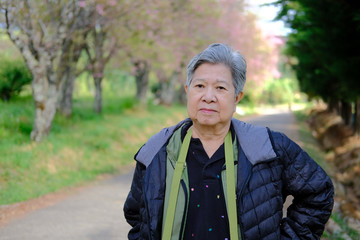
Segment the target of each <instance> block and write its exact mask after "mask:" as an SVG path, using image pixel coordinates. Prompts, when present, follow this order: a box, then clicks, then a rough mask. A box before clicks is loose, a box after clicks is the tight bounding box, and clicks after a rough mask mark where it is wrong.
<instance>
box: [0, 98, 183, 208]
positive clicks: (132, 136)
mask: <svg viewBox="0 0 360 240" xmlns="http://www.w3.org/2000/svg"><path fill="white" fill-rule="evenodd" d="M185 117H186V108H185V107H184V106H172V107H164V106H148V107H147V108H146V109H145V108H141V107H137V105H136V102H135V101H134V100H133V99H132V98H108V99H104V103H103V114H101V115H98V114H95V113H94V112H93V110H92V100H89V99H84V98H82V99H77V100H76V101H75V102H74V108H73V115H72V117H71V118H69V119H68V118H65V117H62V116H56V117H55V119H54V122H53V125H52V130H51V133H50V135H49V137H47V138H46V139H45V140H44V141H43V142H41V143H35V142H31V141H30V132H31V129H32V121H33V102H32V99H31V98H29V97H27V98H26V97H25V98H18V99H15V100H13V101H11V102H9V103H3V102H0V153H1V157H0V205H4V204H11V203H14V202H20V201H25V200H28V199H31V198H36V197H38V196H40V195H44V194H47V193H50V192H54V191H57V190H59V189H61V188H64V187H67V186H74V185H77V184H80V183H83V182H86V181H90V180H93V179H95V178H96V177H97V176H98V175H100V174H107V173H111V174H112V173H118V172H120V171H121V169H122V168H123V167H124V166H125V165H128V164H130V163H132V162H133V156H134V154H135V153H136V151H137V150H138V149H139V148H140V147H141V146H142V144H144V143H145V141H146V140H147V139H148V138H149V137H150V136H151V135H153V134H154V133H156V132H158V131H159V130H160V129H162V128H163V127H164V126H170V125H172V124H175V123H176V122H178V121H179V120H181V119H183V118H185Z"/></svg>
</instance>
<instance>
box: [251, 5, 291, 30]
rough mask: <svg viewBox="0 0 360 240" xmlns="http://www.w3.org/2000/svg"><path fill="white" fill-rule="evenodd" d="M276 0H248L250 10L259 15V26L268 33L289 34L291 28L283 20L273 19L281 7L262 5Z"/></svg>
mask: <svg viewBox="0 0 360 240" xmlns="http://www.w3.org/2000/svg"><path fill="white" fill-rule="evenodd" d="M272 2H275V0H248V4H249V10H250V11H251V12H253V13H255V14H256V15H258V17H259V26H260V27H261V28H262V29H263V30H264V31H265V32H267V33H269V34H274V35H287V34H288V33H289V32H290V29H288V28H286V27H285V26H284V23H283V22H282V21H276V22H274V21H272V20H273V19H274V18H275V16H276V15H277V13H278V11H279V9H278V8H277V7H275V6H262V7H260V5H261V4H264V3H272Z"/></svg>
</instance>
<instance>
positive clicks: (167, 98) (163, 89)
mask: <svg viewBox="0 0 360 240" xmlns="http://www.w3.org/2000/svg"><path fill="white" fill-rule="evenodd" d="M179 75H180V72H178V71H176V70H175V71H174V72H173V73H172V75H171V77H170V79H169V80H168V81H161V82H160V103H161V104H164V105H168V106H170V105H171V104H172V103H173V102H174V98H175V87H176V83H177V82H178V78H179Z"/></svg>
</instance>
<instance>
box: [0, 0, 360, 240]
mask: <svg viewBox="0 0 360 240" xmlns="http://www.w3.org/2000/svg"><path fill="white" fill-rule="evenodd" d="M0 7H1V12H0V205H3V206H6V205H10V204H14V203H17V202H22V201H26V200H29V199H33V198H37V197H39V196H42V195H45V194H48V193H52V192H56V191H58V190H59V189H63V188H64V187H69V186H76V185H78V184H80V183H84V182H88V181H90V180H93V179H95V178H97V177H98V176H100V175H103V174H119V173H121V171H122V169H123V168H125V167H127V166H129V164H131V163H132V162H133V155H134V154H135V153H136V151H137V149H138V148H139V147H141V146H142V144H143V143H144V142H145V141H146V140H147V139H148V138H149V136H151V135H152V134H154V133H156V132H158V131H159V130H160V129H161V128H163V127H165V126H169V125H171V124H174V123H176V122H178V121H179V120H182V119H183V118H185V117H186V115H187V114H186V107H185V105H184V103H185V102H186V96H185V92H184V83H185V81H186V66H187V64H188V62H189V60H190V59H191V58H192V57H193V56H194V55H195V54H197V53H199V52H200V51H201V50H203V49H205V48H206V47H207V46H208V45H210V44H211V43H215V42H222V43H227V44H229V45H231V46H232V47H233V48H234V49H237V50H239V52H240V53H242V54H243V55H244V56H245V58H246V59H247V66H248V70H247V83H246V86H245V90H244V93H245V97H244V99H243V100H242V101H241V102H240V104H239V106H238V109H237V111H236V112H237V115H236V117H238V118H240V119H241V118H242V117H244V116H247V115H254V114H261V113H262V112H264V111H266V109H269V108H270V109H274V108H277V109H278V108H281V109H285V110H286V111H299V110H301V114H300V115H299V114H298V115H299V116H301V117H299V118H298V121H299V122H301V123H305V122H306V123H309V124H307V126H306V130H304V131H308V132H310V133H311V132H312V133H313V134H312V135H313V136H314V137H315V138H316V140H317V142H318V143H319V144H320V149H321V152H322V153H323V155H322V156H321V157H322V158H323V159H326V160H327V162H328V163H329V164H330V165H331V166H332V167H330V168H331V169H332V170H329V171H335V172H334V173H332V175H333V177H334V179H336V180H337V181H339V182H340V183H341V187H340V190H341V192H342V193H343V196H345V195H346V196H347V197H341V198H340V200H339V202H341V201H347V203H349V202H350V203H351V204H343V205H342V207H343V208H344V209H343V212H342V213H339V214H337V215H334V216H333V219H334V221H336V222H338V225H341V224H345V227H342V229H340V230H339V232H341V234H342V233H344V231H345V232H346V234H347V235H346V236H350V237H353V239H360V235H359V234H358V233H356V231H355V230H353V228H351V227H349V225H347V224H348V222H347V221H346V219H347V218H351V219H352V222H353V223H354V222H355V225H356V223H357V224H358V223H359V219H360V211H359V208H360V207H359V206H360V200H359V199H360V177H359V176H360V143H359V133H360V79H359V76H360V70H359V69H360V47H359V46H360V2H359V1H357V0H317V1H308V0H278V1H275V2H274V1H273V0H251V1H250V0H196V1H189V0H170V1H158V0H133V1H131V0H45V1H40V0H39V1H38V0H32V1H20V0H1V1H0ZM299 124H300V123H299ZM308 127H309V128H308ZM349 196H350V197H349ZM349 199H350V200H349ZM0 210H1V209H0ZM344 212H345V213H346V214H344ZM344 219H345V220H344ZM341 234H340V235H341ZM328 235H329V236H327V237H328V239H342V238H337V237H333V238H331V235H333V236H335V235H334V234H330V233H328ZM340 235H339V236H340ZM341 236H343V235H341ZM357 237H359V238H357ZM344 239H345V238H344Z"/></svg>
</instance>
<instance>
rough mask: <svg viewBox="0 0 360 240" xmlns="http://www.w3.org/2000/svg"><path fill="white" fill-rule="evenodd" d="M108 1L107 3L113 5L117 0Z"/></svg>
mask: <svg viewBox="0 0 360 240" xmlns="http://www.w3.org/2000/svg"><path fill="white" fill-rule="evenodd" d="M108 3H109V5H110V6H115V5H116V3H117V1H116V0H110V1H108Z"/></svg>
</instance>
